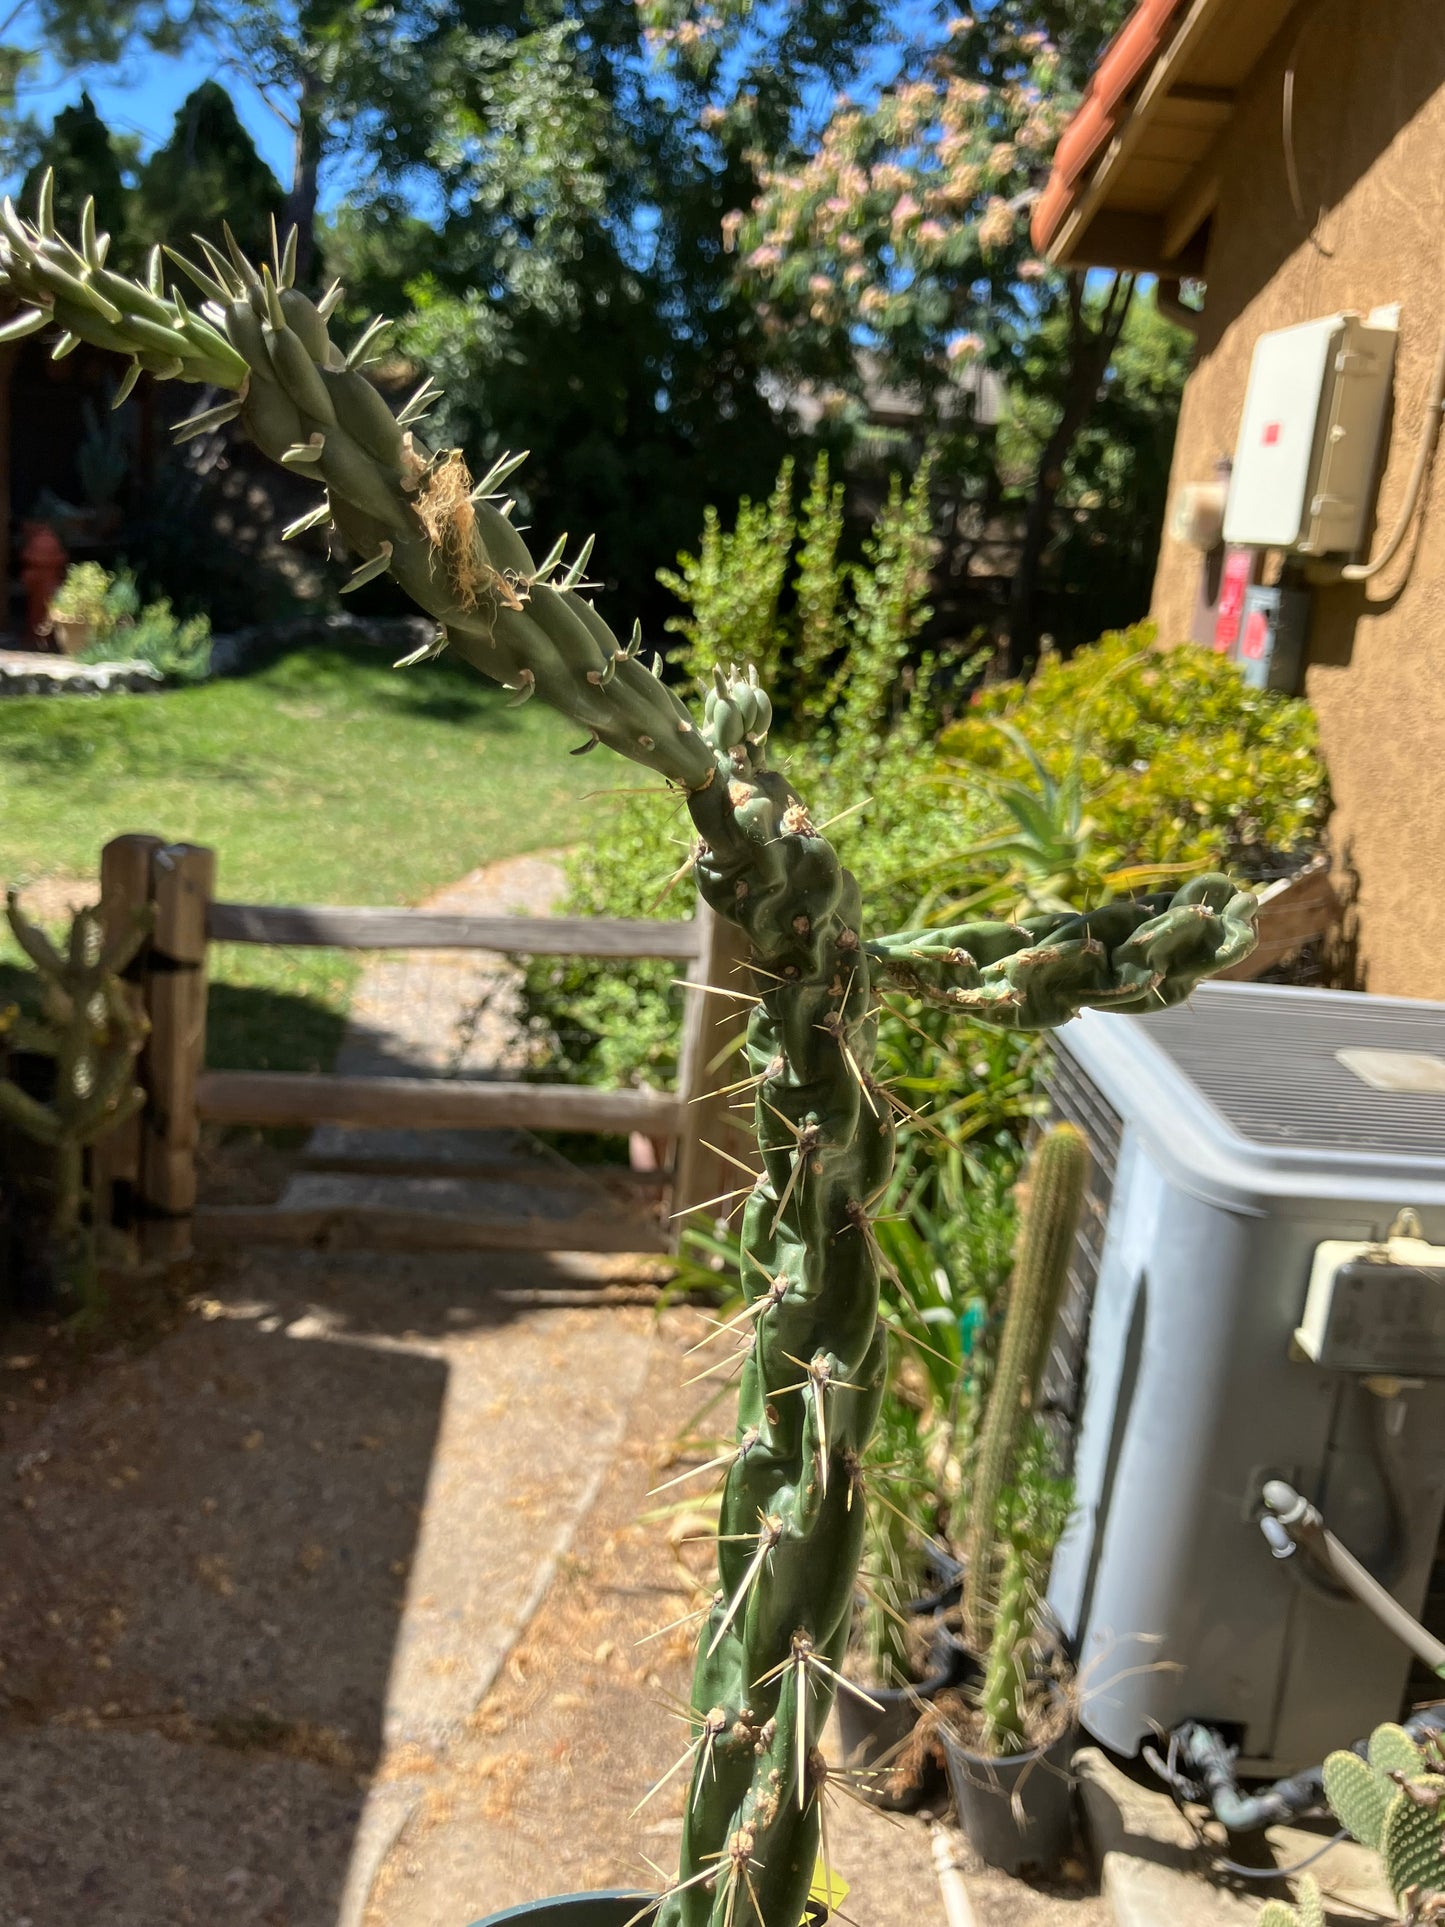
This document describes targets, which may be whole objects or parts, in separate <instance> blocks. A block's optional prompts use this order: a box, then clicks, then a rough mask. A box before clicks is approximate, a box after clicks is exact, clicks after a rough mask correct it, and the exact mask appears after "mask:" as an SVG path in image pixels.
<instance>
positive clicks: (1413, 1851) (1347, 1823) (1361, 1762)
mask: <svg viewBox="0 0 1445 1927" xmlns="http://www.w3.org/2000/svg"><path fill="white" fill-rule="evenodd" d="M1324 1777H1325V1798H1326V1799H1327V1800H1328V1801H1329V1803H1330V1807H1331V1809H1332V1810H1333V1812H1334V1815H1335V1818H1336V1819H1337V1820H1338V1821H1339V1822H1340V1825H1341V1826H1343V1827H1347V1828H1348V1829H1349V1831H1350V1832H1351V1833H1352V1834H1353V1835H1354V1837H1355V1839H1356V1840H1358V1841H1359V1842H1360V1843H1361V1844H1362V1845H1363V1846H1366V1847H1373V1848H1374V1849H1375V1851H1376V1852H1377V1853H1378V1854H1379V1855H1380V1858H1381V1859H1382V1861H1383V1862H1384V1865H1385V1878H1386V1879H1387V1880H1388V1881H1389V1883H1390V1891H1391V1893H1393V1894H1394V1896H1395V1898H1396V1899H1397V1900H1403V1899H1404V1898H1405V1897H1406V1896H1407V1895H1410V1894H1415V1895H1416V1896H1417V1899H1416V1911H1418V1910H1419V1907H1418V1903H1419V1901H1420V1900H1422V1899H1424V1898H1426V1897H1428V1896H1431V1895H1435V1896H1440V1895H1445V1758H1442V1756H1441V1750H1440V1744H1439V1742H1438V1740H1437V1741H1433V1742H1431V1745H1430V1751H1429V1752H1428V1753H1427V1751H1426V1749H1425V1748H1424V1747H1421V1746H1418V1745H1417V1744H1416V1743H1415V1741H1414V1740H1412V1739H1411V1737H1410V1735H1409V1734H1408V1733H1407V1732H1406V1731H1405V1729H1404V1728H1403V1727H1402V1726H1394V1725H1385V1726H1377V1727H1376V1728H1375V1730H1374V1732H1373V1733H1372V1734H1371V1735H1370V1744H1369V1750H1368V1753H1367V1755H1366V1757H1365V1758H1364V1759H1361V1758H1360V1756H1359V1754H1358V1753H1347V1752H1343V1751H1341V1752H1338V1753H1331V1754H1330V1756H1329V1758H1328V1759H1327V1760H1326V1761H1325V1768H1324Z"/></svg>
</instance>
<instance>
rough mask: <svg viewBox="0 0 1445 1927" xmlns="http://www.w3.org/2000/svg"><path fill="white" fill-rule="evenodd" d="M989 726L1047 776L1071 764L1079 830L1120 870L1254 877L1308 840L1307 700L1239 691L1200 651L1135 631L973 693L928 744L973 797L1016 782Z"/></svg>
mask: <svg viewBox="0 0 1445 1927" xmlns="http://www.w3.org/2000/svg"><path fill="white" fill-rule="evenodd" d="M1001 722H1008V723H1011V724H1014V725H1016V726H1017V728H1018V729H1019V731H1020V732H1021V733H1022V735H1023V736H1024V737H1026V739H1027V743H1028V747H1029V748H1030V749H1032V750H1033V752H1034V753H1035V755H1036V756H1037V757H1039V758H1040V760H1041V761H1042V762H1043V763H1044V764H1045V765H1046V766H1048V767H1049V768H1050V769H1051V770H1052V771H1053V772H1054V774H1055V775H1059V774H1061V773H1062V771H1063V769H1064V767H1065V765H1066V764H1067V763H1068V762H1069V761H1070V760H1071V759H1072V758H1073V757H1074V756H1075V754H1077V757H1078V763H1079V774H1080V777H1081V787H1082V794H1083V797H1084V798H1085V801H1086V806H1087V811H1088V815H1089V816H1090V817H1091V818H1092V820H1093V833H1094V835H1095V837H1096V839H1097V840H1098V842H1099V843H1100V844H1101V845H1103V846H1105V847H1106V848H1107V850H1108V851H1109V853H1110V855H1111V856H1113V857H1114V858H1115V859H1117V861H1119V862H1121V863H1129V864H1176V863H1177V864H1188V865H1191V866H1195V865H1197V866H1198V867H1200V868H1215V867H1228V868H1230V869H1232V870H1234V871H1235V872H1237V873H1238V874H1240V875H1242V876H1244V877H1247V878H1251V879H1257V878H1261V877H1269V876H1273V875H1276V874H1279V873H1281V872H1283V871H1284V870H1286V869H1288V868H1290V867H1291V866H1292V865H1293V864H1294V863H1296V862H1297V861H1298V860H1299V859H1300V858H1301V856H1302V855H1304V854H1306V853H1308V852H1310V851H1312V850H1313V849H1314V848H1315V847H1316V845H1317V844H1318V842H1319V839H1320V835H1321V832H1322V829H1323V825H1324V820H1325V817H1326V815H1327V814H1328V810H1329V794H1328V785H1327V783H1326V779H1325V771H1324V766H1323V764H1322V762H1321V760H1320V751H1319V736H1318V731H1317V729H1316V725H1315V716H1314V711H1313V710H1312V709H1311V708H1310V707H1309V705H1308V703H1305V702H1302V701H1299V700H1298V699H1297V698H1294V697H1289V696H1281V695H1276V694H1274V693H1272V692H1270V691H1268V690H1261V689H1251V688H1249V687H1248V685H1247V684H1246V683H1245V681H1244V678H1243V676H1242V675H1241V674H1240V672H1239V670H1238V669H1237V668H1236V667H1235V665H1234V664H1233V663H1232V662H1230V661H1229V660H1228V659H1227V658H1226V657H1224V656H1217V655H1215V654H1213V653H1212V652H1211V651H1210V650H1207V649H1200V648H1195V647H1192V646H1189V645H1185V646H1183V647H1180V648H1175V649H1166V648H1162V647H1160V645H1159V644H1158V643H1157V642H1156V640H1155V637H1154V631H1153V629H1152V628H1151V627H1149V626H1147V625H1145V626H1141V627H1139V628H1135V629H1126V630H1122V631H1118V632H1115V633H1114V634H1111V635H1107V636H1105V637H1104V638H1103V639H1102V641H1100V642H1097V643H1095V644H1093V645H1092V647H1090V648H1088V649H1081V650H1079V651H1078V652H1077V653H1076V654H1075V655H1074V656H1072V657H1071V658H1070V659H1069V661H1068V662H1062V661H1061V660H1060V659H1059V658H1058V657H1057V656H1050V657H1046V658H1045V659H1044V661H1043V663H1042V664H1041V665H1040V667H1039V670H1038V673H1037V674H1036V675H1035V677H1034V679H1033V681H1032V682H1030V683H1027V684H1021V683H1012V682H1011V683H1000V684H996V685H994V686H993V687H990V688H985V689H981V690H979V691H978V692H977V693H976V694H975V696H974V699H973V702H972V704H971V705H970V708H969V712H968V714H967V716H966V717H964V718H963V719H962V720H961V721H959V722H957V723H954V724H953V725H952V726H951V727H950V728H948V729H945V730H944V732H943V734H942V736H941V737H940V738H939V744H938V749H939V757H940V763H941V774H943V775H944V776H945V778H947V777H949V776H953V777H955V778H957V779H959V780H960V781H961V782H962V783H963V784H964V785H965V787H968V788H970V789H971V790H973V791H974V792H975V793H978V792H984V791H987V790H988V789H989V788H991V787H996V785H997V783H998V782H999V781H1000V780H1005V781H1006V780H1009V779H1018V778H1021V777H1023V778H1026V777H1027V776H1028V774H1029V767H1028V762H1027V758H1026V755H1025V753H1024V752H1023V751H1021V749H1020V748H1019V746H1018V745H1017V743H1016V742H1014V741H1011V740H1010V737H1009V734H1008V733H1007V732H1006V731H1004V730H1001V729H1000V728H998V727H997V725H998V724H999V723H1001Z"/></svg>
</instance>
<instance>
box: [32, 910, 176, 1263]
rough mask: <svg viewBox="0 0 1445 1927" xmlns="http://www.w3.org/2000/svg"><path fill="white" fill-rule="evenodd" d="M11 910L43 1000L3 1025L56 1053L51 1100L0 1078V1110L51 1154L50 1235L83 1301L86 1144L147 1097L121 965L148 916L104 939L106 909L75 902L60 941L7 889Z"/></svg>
mask: <svg viewBox="0 0 1445 1927" xmlns="http://www.w3.org/2000/svg"><path fill="white" fill-rule="evenodd" d="M6 916H7V919H8V921H9V924H10V928H11V931H12V932H13V934H14V937H15V941H16V942H17V943H18V944H19V945H20V947H21V949H22V950H23V951H24V952H25V954H26V956H27V957H29V959H30V961H31V963H33V964H34V966H35V968H36V971H37V972H38V973H39V977H40V1009H39V1014H38V1016H36V1017H32V1018H26V1017H22V1016H21V1015H20V1014H19V1012H18V1011H16V1012H15V1013H13V1015H10V1016H9V1018H8V1021H7V1022H4V1030H5V1033H6V1035H7V1036H8V1037H9V1038H10V1040H11V1041H12V1043H13V1044H14V1045H15V1046H16V1047H17V1048H18V1049H20V1050H24V1051H30V1052H34V1053H35V1054H37V1055H39V1056H43V1057H50V1058H53V1059H54V1061H55V1075H54V1080H53V1085H54V1088H53V1092H52V1094H51V1096H50V1097H49V1098H48V1100H42V1099H41V1098H38V1097H34V1096H32V1095H31V1094H30V1093H29V1092H28V1091H25V1090H22V1089H21V1088H20V1086H19V1085H18V1084H17V1083H15V1082H13V1081H11V1080H9V1079H6V1078H0V1119H4V1120H5V1121H6V1122H8V1123H10V1124H13V1125H14V1126H15V1128H16V1129H17V1130H20V1131H23V1132H24V1134H25V1135H26V1136H27V1137H29V1138H33V1139H34V1141H35V1142H36V1143H37V1144H42V1145H45V1146H46V1147H47V1148H48V1149H49V1150H50V1151H51V1152H52V1153H53V1158H54V1164H53V1170H54V1179H53V1183H54V1195H53V1201H52V1208H51V1212H50V1229H49V1239H50V1243H51V1246H52V1249H53V1251H54V1254H55V1257H56V1259H57V1261H58V1263H59V1265H60V1267H61V1269H62V1270H63V1271H65V1272H68V1273H69V1282H70V1284H71V1285H72V1287H73V1288H74V1289H75V1290H76V1291H77V1293H78V1294H79V1295H80V1296H81V1298H82V1300H84V1299H85V1298H86V1297H87V1296H88V1295H89V1291H90V1286H91V1282H92V1274H93V1262H92V1260H93V1253H92V1251H91V1246H90V1241H89V1239H88V1237H87V1235H86V1231H85V1225H84V1205H85V1168H84V1167H85V1152H86V1150H87V1149H88V1148H89V1147H90V1146H91V1145H92V1144H95V1143H97V1142H98V1141H99V1140H100V1139H101V1138H103V1137H105V1136H106V1135H107V1134H108V1133H109V1132H111V1131H113V1130H115V1129H116V1128H117V1126H119V1125H121V1124H123V1123H124V1122H125V1121H126V1119H127V1118H129V1117H133V1116H134V1115H135V1113H136V1112H137V1111H138V1110H139V1109H140V1107H141V1105H142V1104H143V1103H144V1101H145V1093H144V1092H143V1091H142V1090H141V1089H140V1088H139V1087H138V1086H137V1085H136V1083H135V1079H134V1069H135V1060H136V1056H137V1054H138V1053H139V1051H140V1048H141V1046H142V1044H144V1042H145V1037H146V1028H147V1026H146V1020H145V1018H144V1017H143V1016H141V1015H139V1014H138V1013H137V1012H136V1011H135V1010H134V1009H133V1008H132V1006H131V1003H130V1000H129V999H128V998H127V996H126V994H125V991H124V989H123V988H122V986H121V982H120V974H119V973H120V972H121V971H122V970H124V969H125V967H126V965H127V964H128V963H129V962H130V960H131V958H132V957H133V956H134V955H135V953H136V951H137V950H138V949H139V948H140V946H141V944H142V943H143V942H144V941H145V936H146V925H145V923H144V921H142V920H139V919H138V920H137V921H136V923H135V924H134V925H133V926H132V928H131V929H130V930H128V931H126V932H125V933H124V934H123V935H121V936H119V937H116V938H112V939H111V940H110V941H109V942H107V940H106V937H105V931H104V927H103V924H102V920H101V912H100V910H99V909H98V908H97V909H89V910H77V911H76V913H75V916H74V918H73V920H72V922H71V926H70V938H69V941H68V942H67V944H66V946H65V948H64V950H60V949H57V948H56V946H55V945H54V944H53V943H52V942H51V941H50V939H49V937H48V936H47V935H46V934H45V932H44V931H43V930H42V929H41V928H40V927H39V925H38V924H35V923H32V922H31V921H30V920H29V919H28V918H27V917H26V916H25V915H24V913H23V912H22V911H21V908H20V904H19V901H18V898H17V896H16V893H15V891H13V890H11V891H10V892H8V894H7V897H6Z"/></svg>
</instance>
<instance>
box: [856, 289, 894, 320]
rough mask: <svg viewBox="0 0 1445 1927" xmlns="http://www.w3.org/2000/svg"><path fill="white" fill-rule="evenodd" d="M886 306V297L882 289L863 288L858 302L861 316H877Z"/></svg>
mask: <svg viewBox="0 0 1445 1927" xmlns="http://www.w3.org/2000/svg"><path fill="white" fill-rule="evenodd" d="M887 306H888V296H887V295H886V294H885V293H884V291H883V289H882V288H865V289H864V290H863V293H862V295H861V297H860V299H859V302H858V308H859V311H860V313H862V314H878V313H880V312H881V311H882V310H883V309H884V308H886V307H887Z"/></svg>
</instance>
